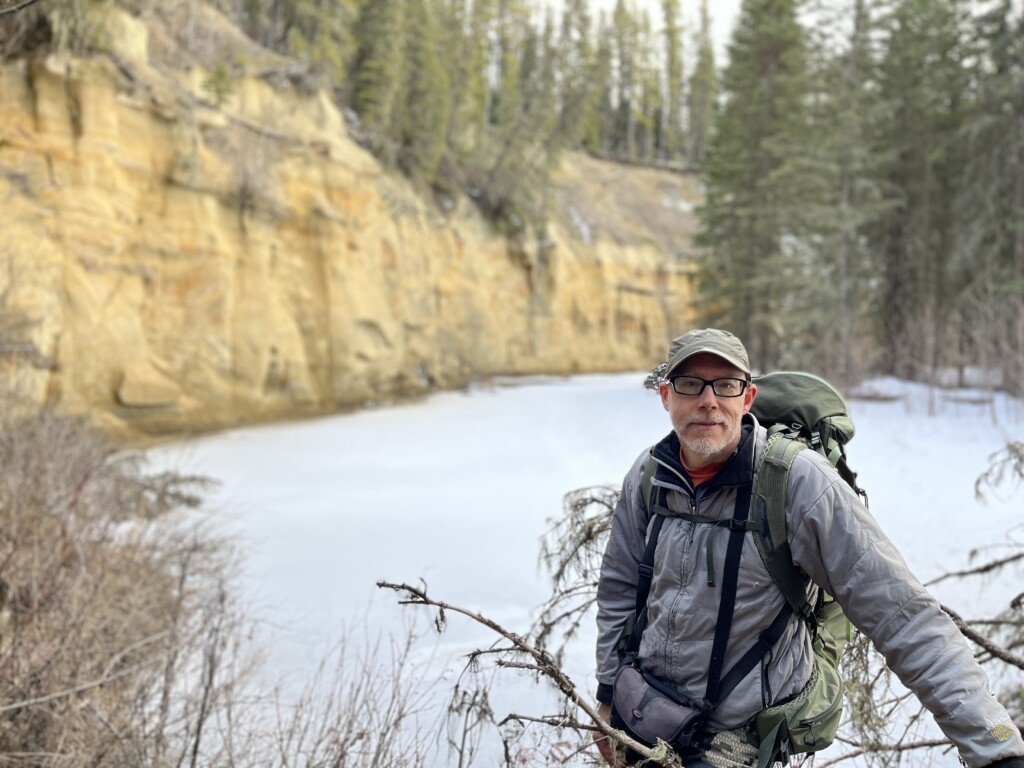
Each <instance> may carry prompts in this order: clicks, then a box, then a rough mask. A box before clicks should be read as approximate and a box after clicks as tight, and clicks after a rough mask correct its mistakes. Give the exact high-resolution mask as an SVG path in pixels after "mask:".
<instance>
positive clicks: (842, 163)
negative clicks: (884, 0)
mask: <svg viewBox="0 0 1024 768" xmlns="http://www.w3.org/2000/svg"><path fill="white" fill-rule="evenodd" d="M816 12H817V15H816V18H817V20H818V26H817V27H816V29H815V30H814V31H813V32H811V33H810V34H809V36H808V37H809V56H808V61H809V67H810V69H809V75H810V77H809V81H810V83H811V99H810V100H809V104H810V108H809V116H810V132H809V140H808V142H807V145H806V157H805V160H804V164H805V167H806V173H805V175H806V179H807V182H808V185H809V190H810V191H811V195H810V199H809V200H808V201H807V204H806V205H805V207H804V208H803V210H802V214H801V215H802V223H801V225H800V230H801V231H802V232H804V233H806V234H805V236H804V237H803V238H802V245H803V251H804V257H805V262H804V263H805V269H804V270H803V271H802V272H799V273H798V274H796V275H795V277H796V280H795V281H794V283H793V284H792V286H791V291H792V293H793V294H795V295H796V296H798V297H799V298H798V299H797V300H796V302H795V306H798V307H800V308H801V311H799V312H795V313H793V316H792V317H791V319H790V322H789V340H788V350H787V351H788V355H789V359H788V360H787V361H786V363H787V364H795V365H800V366H801V367H808V368H813V369H815V370H818V371H819V372H822V373H827V374H828V376H829V378H830V379H832V380H834V381H837V382H840V383H847V382H852V381H855V380H857V378H858V377H859V376H860V375H861V374H862V373H863V372H864V370H865V368H866V367H868V366H870V362H871V361H870V360H869V359H867V350H868V349H870V348H871V345H870V344H868V343H867V340H869V339H870V337H871V333H872V331H873V328H872V327H871V323H870V318H871V311H870V308H871V307H872V306H873V302H874V293H873V290H874V286H875V284H876V282H877V278H876V275H877V273H878V269H879V265H878V260H877V259H876V258H875V255H874V253H873V251H872V249H871V248H869V247H867V243H866V239H865V233H866V231H867V229H868V228H869V227H870V225H871V223H872V222H873V221H875V220H876V219H877V218H878V217H879V216H881V215H883V213H885V211H886V210H887V206H888V205H889V203H888V201H887V200H886V199H885V194H884V192H883V185H882V183H881V181H880V178H879V175H880V165H881V162H882V160H883V159H884V158H885V157H886V154H885V153H884V152H883V151H881V150H880V149H879V148H878V147H876V146H873V145H872V143H871V136H872V130H873V126H874V125H875V124H876V123H877V122H878V121H880V120H881V119H882V116H883V114H884V113H883V104H882V103H881V102H880V100H879V99H878V98H877V80H876V72H875V70H876V65H877V62H876V57H877V54H876V51H875V50H874V47H873V45H872V40H873V32H874V26H873V22H872V19H871V17H870V15H869V12H868V7H867V3H866V0H855V1H854V3H853V5H852V7H851V6H850V5H849V4H847V3H846V2H841V3H835V4H832V5H828V4H825V3H821V4H819V5H818V6H817V8H816Z"/></svg>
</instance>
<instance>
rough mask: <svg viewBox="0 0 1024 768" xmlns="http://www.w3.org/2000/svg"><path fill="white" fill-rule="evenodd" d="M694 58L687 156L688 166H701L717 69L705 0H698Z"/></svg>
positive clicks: (712, 112)
mask: <svg viewBox="0 0 1024 768" xmlns="http://www.w3.org/2000/svg"><path fill="white" fill-rule="evenodd" d="M694 48H695V49H696V51H697V60H696V63H695V64H694V67H693V74H692V75H690V83H689V86H690V87H689V89H688V91H687V100H686V104H687V114H688V116H689V121H688V123H687V131H686V135H687V155H688V160H689V162H690V164H691V165H693V166H696V167H698V168H699V167H701V166H703V165H704V161H705V160H706V158H707V150H708V144H709V143H710V140H711V131H712V127H713V125H714V121H715V115H716V111H717V107H716V102H717V100H718V72H717V70H716V68H715V46H714V42H713V41H712V39H711V15H710V14H709V13H708V0H701V3H700V28H699V29H698V31H697V32H696V35H695V37H694Z"/></svg>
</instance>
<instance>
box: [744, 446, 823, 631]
mask: <svg viewBox="0 0 1024 768" xmlns="http://www.w3.org/2000/svg"><path fill="white" fill-rule="evenodd" d="M806 447H807V446H806V445H804V443H803V442H801V441H800V440H797V439H793V438H791V437H787V436H786V435H785V434H784V433H781V432H779V433H776V434H773V435H771V436H770V437H769V438H768V444H767V445H766V446H765V449H764V453H763V454H762V455H761V461H760V464H759V465H758V469H757V478H756V480H755V481H754V492H753V495H752V498H751V505H752V507H753V509H752V510H751V514H752V516H753V518H754V521H755V522H757V523H759V524H760V527H761V534H760V535H755V536H754V542H755V543H756V544H757V550H758V552H760V554H761V559H762V560H763V561H764V564H765V567H766V568H767V569H768V572H769V573H770V574H771V577H772V579H774V580H775V583H776V584H777V585H778V587H779V589H780V590H781V591H782V594H783V595H784V596H785V598H786V602H788V603H789V605H790V607H791V608H792V609H793V612H794V613H796V614H797V615H799V616H803V617H804V618H805V619H808V620H813V613H814V606H813V605H811V604H810V603H808V601H807V577H806V576H805V575H804V574H803V573H802V572H801V571H800V569H799V568H797V567H796V566H795V565H794V564H793V554H792V552H791V550H790V548H789V537H788V535H787V530H786V507H787V505H788V500H789V498H788V497H789V471H790V468H791V467H792V466H793V461H794V459H796V455H797V454H798V453H800V451H802V450H803V449H804V448H806Z"/></svg>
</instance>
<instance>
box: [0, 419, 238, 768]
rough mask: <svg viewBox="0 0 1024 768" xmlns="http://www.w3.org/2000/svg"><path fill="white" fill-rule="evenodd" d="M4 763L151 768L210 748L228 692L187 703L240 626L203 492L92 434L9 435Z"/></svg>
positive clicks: (36, 428)
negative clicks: (219, 704) (210, 727)
mask: <svg viewBox="0 0 1024 768" xmlns="http://www.w3.org/2000/svg"><path fill="white" fill-rule="evenodd" d="M0 466H2V467H3V472H2V473H0V576H2V578H3V580H4V584H5V591H6V598H7V599H6V605H5V607H4V614H3V626H2V629H0V670H2V674H0V702H3V704H2V707H0V708H2V711H3V715H4V717H3V718H2V720H0V723H2V724H0V754H7V755H17V754H22V755H26V754H31V755H34V756H35V757H34V758H33V761H35V762H36V763H37V764H41V765H88V764H103V765H113V766H117V765H138V764H140V761H144V762H154V763H158V762H162V761H163V760H164V759H165V758H166V757H167V754H169V752H170V751H171V750H177V751H178V752H181V751H182V750H184V749H186V748H187V747H186V742H188V743H189V745H190V747H191V748H193V749H198V748H199V745H200V744H201V743H202V727H203V722H204V720H205V719H206V717H207V716H208V714H209V711H210V707H209V703H210V701H211V697H212V696H213V695H214V694H215V693H216V681H215V680H214V679H213V678H211V677H210V676H209V675H208V676H207V677H206V678H205V679H203V680H201V681H200V685H199V688H200V693H201V696H200V699H201V700H202V701H205V705H203V706H199V707H195V706H193V700H192V699H191V698H190V697H189V696H187V695H185V696H183V695H181V693H182V688H181V686H183V685H185V683H186V680H187V679H188V674H187V673H188V672H190V671H191V669H192V668H193V667H194V666H195V665H196V664H199V665H201V664H202V663H203V658H204V654H206V656H207V660H209V653H210V651H209V648H210V644H211V643H212V644H216V643H217V642H219V640H220V635H221V633H222V632H223V631H224V629H225V627H226V625H227V623H229V622H230V621H231V620H232V619H231V617H232V613H231V611H230V609H229V606H228V605H227V600H226V597H225V586H224V585H225V582H226V579H227V577H228V573H229V554H228V552H229V551H228V550H227V549H226V548H225V547H224V545H223V543H222V542H219V541H218V540H217V539H216V538H215V537H213V536H212V534H211V532H210V531H209V530H208V529H207V528H206V527H204V526H203V524H202V520H201V519H198V518H196V519H189V518H188V514H189V510H190V509H191V508H193V507H194V506H195V505H196V503H197V502H198V499H199V494H200V493H201V492H202V489H203V487H204V485H205V482H204V481H203V480H201V479H200V478H195V477H182V476H177V475H171V474H162V475H156V476H147V475H146V474H145V473H144V472H143V465H142V462H141V460H140V458H139V457H138V456H136V455H132V454H126V453H120V452H117V451H115V450H114V449H112V448H111V447H110V446H109V445H108V444H107V443H106V442H105V440H103V438H101V437H100V436H99V435H98V434H97V433H96V432H95V431H93V430H92V429H90V428H89V427H88V426H87V425H86V424H85V422H84V421H81V420H78V419H72V418H67V417H60V416H57V415H55V414H53V413H49V412H45V413H42V414H39V415H30V416H20V417H18V416H9V417H7V418H5V419H2V420H0Z"/></svg>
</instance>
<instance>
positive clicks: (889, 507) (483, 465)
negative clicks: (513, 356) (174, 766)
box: [151, 373, 1024, 768]
mask: <svg viewBox="0 0 1024 768" xmlns="http://www.w3.org/2000/svg"><path fill="white" fill-rule="evenodd" d="M642 379H643V375H642V374H640V373H635V374H615V375H594V376H582V377H576V378H572V379H536V380H530V381H526V382H519V384H518V385H517V386H501V387H498V388H490V389H476V390H472V391H469V392H454V393H443V394H438V395H435V396H432V397H430V398H429V399H428V400H426V401H425V402H423V403H420V404H417V405H407V406H399V407H392V408H382V409H378V410H372V411H365V412H360V413H356V414H352V415H346V416H338V417H330V418H323V419H319V420H314V421H306V422H302V423H297V424H284V425H272V426H264V427H257V428H252V429H246V430H240V431H235V432H228V433H224V434H221V435H217V436H212V437H208V438H204V439H199V440H196V441H193V442H190V443H187V444H182V445H178V446H171V447H166V448H162V449H159V450H157V451H154V452H153V453H152V454H151V456H152V459H153V461H154V463H155V464H156V465H157V466H164V465H171V466H175V467H177V468H179V469H181V470H183V471H187V472H197V473H201V474H205V475H209V476H212V477H215V478H218V479H219V480H220V481H221V482H222V487H221V490H220V492H219V493H218V494H217V496H216V498H215V500H214V501H215V506H216V511H217V514H218V515H219V516H220V517H222V519H224V520H225V521H226V522H225V524H226V525H227V526H228V527H229V529H230V530H231V531H233V532H234V533H236V534H237V535H238V537H239V538H240V540H241V541H242V542H243V545H244V549H245V553H246V559H245V565H244V569H243V574H242V582H241V583H242V588H243V590H244V593H245V595H246V598H247V601H248V603H249V605H250V610H251V611H252V614H253V615H254V616H255V617H256V618H258V619H259V620H260V621H261V622H264V624H265V627H266V628H267V632H268V633H269V634H270V635H272V638H273V639H272V642H271V643H270V644H271V647H272V653H271V655H270V665H271V667H270V669H271V671H272V673H273V676H275V677H276V676H278V675H291V676H292V677H291V681H292V682H291V683H288V684H286V685H285V689H286V690H288V689H289V686H295V687H297V686H298V685H300V684H302V683H304V682H306V681H308V679H309V678H310V676H311V675H312V674H313V670H314V667H315V665H316V663H317V661H318V660H319V659H320V658H321V657H322V656H323V654H324V652H325V650H326V649H327V647H328V646H329V645H330V644H331V643H332V642H334V641H337V639H338V638H339V637H340V636H342V634H344V633H345V632H346V631H352V630H353V629H354V628H356V627H359V626H361V625H362V624H363V622H366V623H367V624H368V626H369V628H370V631H371V632H373V631H377V630H384V631H394V632H396V633H401V632H402V631H404V628H405V627H406V626H407V625H408V622H410V621H411V620H412V619H413V618H416V619H417V620H418V621H420V622H426V621H429V618H430V617H429V615H428V614H427V613H426V611H425V610H423V609H417V608H410V607H400V606H398V605H397V600H396V598H395V596H394V595H393V594H392V593H381V592H380V591H379V590H378V589H377V588H376V587H375V583H376V582H377V581H378V580H381V579H383V580H388V581H395V582H408V583H411V584H415V583H417V582H418V580H420V579H423V580H424V581H425V582H426V583H427V584H428V585H429V591H430V593H431V594H432V595H434V596H436V597H438V598H440V599H443V600H445V601H448V602H451V603H455V604H458V605H461V606H464V607H466V608H470V609H473V610H478V611H481V612H483V613H486V614H487V615H489V616H490V617H491V618H493V619H495V620H497V621H498V622H499V623H502V624H503V625H505V626H506V627H508V628H510V629H512V630H514V631H520V632H525V631H527V630H528V629H529V625H530V622H531V620H532V618H533V616H534V612H535V608H536V606H538V605H539V604H540V603H542V602H543V600H544V599H545V598H546V596H547V594H548V582H547V577H546V574H545V573H543V572H542V571H541V570H540V569H539V567H538V566H537V556H538V543H539V540H540V538H541V536H542V535H543V533H544V532H545V531H546V530H547V522H546V521H547V520H549V519H551V518H554V517H557V516H560V515H561V514H562V497H563V495H564V494H565V493H566V492H567V491H569V490H572V489H576V488H580V487H585V486H590V485H595V484H603V483H611V484H614V485H616V486H617V485H618V484H619V483H620V482H621V478H622V475H623V474H624V473H625V471H626V470H627V469H628V467H629V466H630V464H631V463H632V461H633V459H634V458H635V456H636V455H637V454H638V453H639V452H640V450H641V449H643V448H644V447H645V446H646V445H648V444H649V443H651V442H653V441H655V440H656V439H658V438H660V437H661V436H662V435H663V434H664V433H665V432H666V431H667V429H668V422H667V417H666V415H665V413H664V411H663V410H662V407H661V404H660V401H659V399H658V397H657V395H656V394H654V393H652V392H649V391H647V390H645V389H643V387H642V384H641V382H642ZM874 386H875V388H876V389H877V390H878V391H881V392H886V393H889V394H893V395H898V396H899V399H896V400H892V401H888V402H886V401H868V400H854V401H852V402H851V410H852V413H853V416H854V419H855V421H856V424H857V435H856V437H855V438H854V440H853V442H852V444H851V445H850V449H849V450H850V459H851V464H852V466H853V467H854V468H855V469H857V470H858V471H859V472H860V481H861V484H862V485H863V486H864V487H865V488H867V489H868V491H869V493H870V500H871V509H872V511H873V512H874V514H875V516H876V517H877V518H878V519H879V520H880V521H881V523H882V525H883V527H884V528H885V529H886V531H887V532H888V534H889V535H890V536H891V537H892V538H893V540H894V541H895V542H896V544H897V545H898V547H899V548H900V549H901V550H902V552H903V554H904V556H905V557H906V559H907V560H908V562H909V563H910V565H911V567H912V568H913V569H914V570H915V572H916V573H917V574H918V576H919V577H921V578H922V579H923V580H925V581H927V580H928V579H930V578H933V577H935V576H936V575H938V574H940V573H942V572H944V571H946V570H955V569H957V568H962V567H966V565H967V563H968V557H969V552H970V551H971V549H972V548H974V547H988V546H991V545H992V544H994V543H998V542H1005V541H1006V538H1007V536H1009V535H1011V534H1010V533H1008V532H1010V531H1013V533H1012V535H1013V536H1014V537H1015V540H1016V541H1018V542H1019V541H1021V540H1022V539H1024V530H1022V528H1021V518H1020V496H1019V494H1020V491H1021V489H1020V487H1019V486H1018V487H1014V486H1008V487H1006V488H1005V489H1003V490H1002V491H1001V492H1000V493H998V494H996V495H995V496H994V497H993V498H992V500H991V501H990V502H989V503H987V504H984V505H982V504H979V503H978V502H977V501H976V500H975V498H974V489H973V483H974V479H975V477H977V476H978V474H980V473H981V472H982V471H983V470H984V469H985V467H986V466H987V462H988V457H989V455H990V454H991V453H992V452H993V451H995V450H997V449H999V448H1000V447H1002V446H1003V445H1005V444H1006V442H1007V441H1008V440H1009V439H1020V438H1021V437H1022V436H1024V404H1022V403H1020V402H1017V401H1008V400H1005V399H999V400H998V401H997V404H996V405H995V406H991V407H990V406H985V405H975V404H970V403H968V402H957V401H955V400H953V398H954V397H955V396H956V394H957V393H950V392H932V393H928V392H927V390H924V389H923V388H921V387H913V386H909V385H903V384H901V383H899V382H894V381H881V382H876V383H875V384H874ZM929 402H930V403H931V406H932V408H933V410H934V411H935V412H936V415H934V416H929V415H928V406H929ZM1001 552H1002V554H1006V551H1005V550H1001ZM987 554H992V552H991V550H990V551H989V552H988V553H987ZM1020 577H1021V572H1020V571H1018V572H1017V574H1016V576H1015V577H1014V578H1015V579H1016V582H1014V581H1013V579H1012V578H1011V580H1010V582H1009V583H1006V577H1003V581H997V580H993V579H987V580H984V581H981V580H975V581H973V582H970V583H967V584H960V585H952V584H949V583H945V584H941V585H939V586H938V587H937V589H936V592H937V594H938V596H939V597H940V599H942V600H943V601H948V602H949V604H950V605H951V606H952V607H953V608H954V609H956V610H958V611H959V612H961V614H962V615H964V616H965V617H967V618H979V617H981V616H982V614H983V613H987V612H990V611H994V610H995V609H996V608H997V607H999V606H1001V605H1004V604H1005V601H1006V600H1008V599H1009V597H1011V596H1012V595H1015V594H1016V593H1017V592H1019V583H1020V581H1019V580H1020ZM417 612H419V613H417ZM427 634H428V635H429V634H430V633H429V632H427ZM493 639H494V638H493V637H490V636H488V635H487V633H486V632H484V631H482V630H480V629H478V628H476V627H475V625H473V624H471V623H469V622H468V620H463V619H460V618H457V617H451V618H450V619H449V628H448V630H447V632H446V633H445V634H444V635H442V636H441V637H440V639H439V640H438V641H437V642H436V644H434V643H431V642H427V641H423V642H424V643H425V646H424V650H423V651H422V654H423V656H424V657H427V656H429V657H431V658H434V657H435V656H437V657H443V658H447V657H448V656H449V655H450V654H462V653H465V652H467V651H469V650H471V649H472V648H475V647H485V646H487V645H489V644H490V642H491V641H492V640H493ZM567 665H568V669H569V672H570V674H571V675H572V677H573V679H574V680H576V681H577V683H578V685H580V686H581V687H582V688H583V689H584V690H586V691H587V692H588V693H592V692H593V690H594V683H593V632H592V627H591V626H590V624H589V623H588V625H587V627H586V631H585V632H584V633H583V636H582V637H581V638H579V640H578V641H577V642H576V643H575V644H574V645H573V646H572V651H571V653H570V655H569V658H568V661H567ZM503 690H504V694H502V691H501V690H499V692H498V695H497V696H496V698H495V706H496V707H497V708H498V709H499V710H500V708H501V707H502V706H505V707H507V708H508V709H506V710H504V711H510V710H511V711H517V712H523V711H524V710H525V711H530V710H531V709H532V711H533V714H543V713H545V710H548V711H549V710H550V708H551V707H552V706H553V704H552V703H551V702H552V700H551V698H550V695H549V694H547V693H544V692H543V691H538V689H536V688H534V687H533V684H532V683H531V682H529V680H528V679H524V678H519V679H513V680H512V681H511V682H510V683H509V684H508V685H507V687H506V688H505V689H503ZM502 695H504V696H505V698H504V699H503V698H502ZM548 713H549V712H548ZM931 727H932V728H934V726H931ZM933 735H934V734H933ZM834 749H836V748H835V747H833V748H832V750H834ZM825 754H826V755H827V754H835V753H834V752H832V751H830V752H827V753H825ZM936 760H937V761H934V762H932V763H931V765H933V766H939V767H940V768H942V767H944V766H949V767H950V768H953V767H954V766H957V765H958V763H957V761H956V759H955V757H953V756H948V759H947V758H944V757H937V758H936ZM437 764H438V765H443V764H444V761H443V760H440V759H439V760H438V763H437ZM490 764H493V762H490V763H488V762H487V761H484V762H482V763H481V765H490ZM907 764H908V765H909V764H910V763H907ZM850 765H851V766H852V765H854V764H853V763H850Z"/></svg>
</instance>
